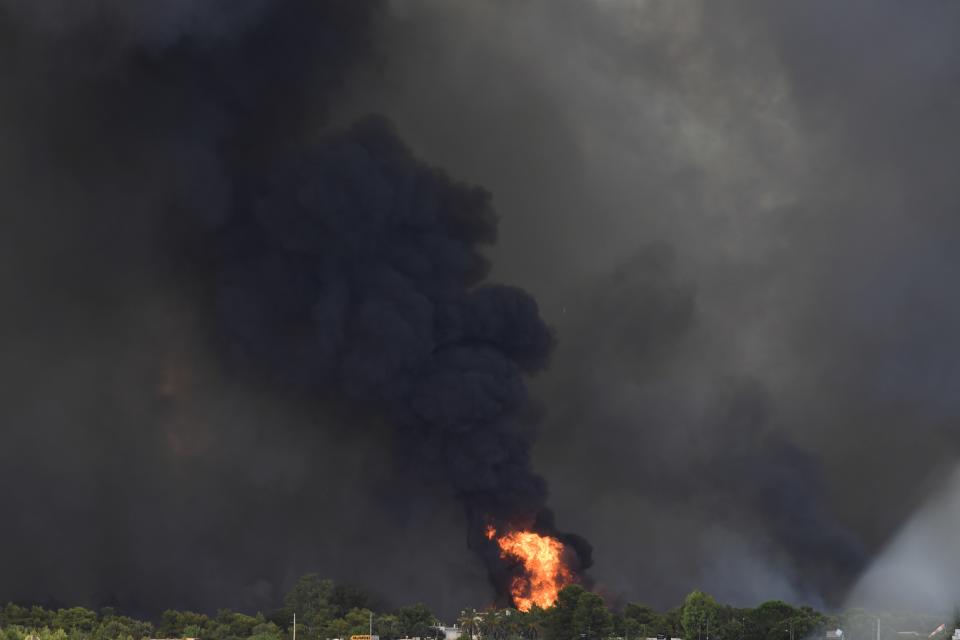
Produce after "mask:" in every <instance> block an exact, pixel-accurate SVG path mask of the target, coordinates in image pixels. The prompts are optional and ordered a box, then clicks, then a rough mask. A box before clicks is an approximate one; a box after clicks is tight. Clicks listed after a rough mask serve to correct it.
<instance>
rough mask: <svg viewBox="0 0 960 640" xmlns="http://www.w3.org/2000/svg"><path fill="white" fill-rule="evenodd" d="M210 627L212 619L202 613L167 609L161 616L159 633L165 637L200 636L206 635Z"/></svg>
mask: <svg viewBox="0 0 960 640" xmlns="http://www.w3.org/2000/svg"><path fill="white" fill-rule="evenodd" d="M209 627H210V619H209V618H208V617H207V616H205V615H203V614H202V613H194V612H193V611H175V610H173V609H167V610H166V611H164V612H163V614H162V615H161V616H160V627H159V628H158V629H157V633H158V634H159V635H160V636H161V637H163V638H199V637H205V634H206V631H207V629H208V628H209ZM188 631H189V633H188Z"/></svg>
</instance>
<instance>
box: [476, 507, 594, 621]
mask: <svg viewBox="0 0 960 640" xmlns="http://www.w3.org/2000/svg"><path fill="white" fill-rule="evenodd" d="M484 533H485V535H486V537H487V540H491V541H494V542H496V544H497V546H498V547H499V549H500V557H501V559H503V560H507V561H513V562H515V563H516V566H515V573H514V575H513V576H512V577H511V579H510V585H509V586H510V597H511V599H512V600H513V604H514V606H515V607H516V608H517V609H519V610H520V611H529V610H530V609H532V608H533V607H534V606H538V607H541V608H547V607H550V606H552V605H553V604H554V603H555V602H556V601H557V596H558V595H559V593H560V590H561V589H563V588H564V587H565V586H567V585H568V584H572V583H574V582H576V581H577V579H576V577H575V575H574V572H573V570H572V569H571V568H570V566H568V564H567V562H568V561H567V555H568V550H567V548H566V546H565V545H564V544H563V543H562V542H561V541H560V540H558V539H557V538H554V537H553V536H547V535H540V534H538V533H535V532H533V531H507V532H505V533H502V534H498V532H497V529H496V527H494V526H493V525H487V528H486V531H485V532H484Z"/></svg>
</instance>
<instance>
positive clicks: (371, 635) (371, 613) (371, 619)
mask: <svg viewBox="0 0 960 640" xmlns="http://www.w3.org/2000/svg"><path fill="white" fill-rule="evenodd" d="M370 640H373V611H371V612H370ZM878 640H879V638H878Z"/></svg>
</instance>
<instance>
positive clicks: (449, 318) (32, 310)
mask: <svg viewBox="0 0 960 640" xmlns="http://www.w3.org/2000/svg"><path fill="white" fill-rule="evenodd" d="M382 8H383V2H381V1H380V0H322V1H313V0H248V1H245V2H241V3H233V2H230V3H228V2H213V3H202V2H194V1H191V0H184V1H182V2H174V3H156V2H152V1H149V0H143V1H138V2H125V1H114V0H111V1H107V2H100V3H95V4H82V5H81V4H74V3H62V2H49V3H26V2H19V1H18V0H2V1H0V70H3V71H4V72H5V77H6V78H7V87H6V89H5V90H4V100H3V103H2V105H0V110H2V115H3V120H4V122H5V124H4V125H2V134H3V138H4V140H5V141H6V145H5V148H6V149H7V151H5V152H4V154H3V165H4V168H5V169H6V171H5V176H4V178H3V179H2V181H3V182H2V184H3V188H4V191H5V193H6V194H7V195H6V200H5V205H6V206H5V210H6V213H5V216H6V217H5V226H6V228H7V230H8V231H9V233H7V234H5V238H4V239H3V240H2V241H0V242H2V248H3V249H4V253H5V255H6V257H7V259H8V260H9V262H10V263H11V267H12V268H11V269H8V270H5V275H3V276H2V280H0V283H2V285H3V287H4V291H5V292H6V293H7V295H8V297H9V298H11V299H15V300H18V301H19V303H18V304H17V305H15V310H14V311H13V312H12V314H11V315H10V317H9V318H8V319H6V320H5V321H4V323H3V325H2V330H3V334H2V339H3V344H4V346H5V347H6V349H5V353H6V354H7V356H8V357H7V363H8V365H7V368H6V369H5V371H4V374H5V375H4V384H5V395H6V397H5V399H6V400H9V402H6V403H5V406H6V407H7V409H6V418H7V420H6V422H7V423H9V424H10V425H11V427H10V438H9V442H10V443H11V444H12V445H14V446H11V447H8V448H7V451H8V452H9V453H6V454H0V461H2V462H3V463H4V469H3V471H2V472H0V474H2V476H0V477H2V479H3V480H4V483H5V484H10V485H12V484H13V483H14V482H16V479H17V478H22V477H33V478H36V481H35V483H34V485H33V486H31V488H30V490H29V491H27V492H25V493H23V495H21V496H19V497H15V498H13V500H14V504H13V505H12V510H13V511H14V512H15V513H18V514H22V518H21V519H17V520H15V521H13V522H11V523H9V525H8V526H7V527H6V529H5V533H3V534H0V543H2V546H3V548H4V549H5V550H9V549H13V548H17V547H20V546H22V547H23V548H25V549H26V551H25V553H23V554H21V557H19V558H11V559H10V567H11V571H13V572H16V573H18V574H22V575H25V576H28V577H27V578H25V579H24V581H22V582H21V583H19V584H17V585H5V587H4V589H3V592H2V593H0V597H12V598H17V599H38V598H39V599H42V598H43V597H45V596H47V595H51V594H52V595H53V596H55V597H57V598H59V599H60V600H62V601H68V600H69V601H78V600H82V601H87V602H90V603H94V604H95V603H96V601H98V600H100V601H106V600H109V601H111V602H114V601H115V600H116V597H117V596H119V597H120V600H121V604H124V605H125V606H127V607H128V608H130V609H132V610H138V609H139V610H145V611H151V610H154V609H155V608H156V607H159V606H198V607H207V608H211V607H213V606H221V605H222V604H225V603H223V602H222V601H216V600H215V599H214V598H215V596H214V595H212V594H217V593H223V590H224V584H225V583H227V582H229V580H230V579H231V577H236V578H237V579H238V580H240V579H242V580H243V581H244V586H243V589H242V592H240V591H238V592H233V593H232V594H231V596H230V601H228V602H227V603H226V604H231V605H233V606H263V604H264V602H265V601H266V600H269V599H270V598H273V599H276V593H277V589H278V587H279V585H277V584H276V582H278V581H280V580H288V581H289V576H288V575H284V574H281V575H279V576H278V575H277V572H278V570H277V568H276V565H278V564H282V563H283V562H285V561H286V562H288V563H289V562H290V559H289V558H283V556H282V554H280V553H279V552H277V551H264V552H261V553H260V554H257V555H256V557H252V558H251V557H248V558H247V559H246V562H248V563H250V566H249V567H246V568H243V569H240V568H233V569H229V570H223V569H222V567H221V566H220V565H218V564H217V562H216V561H214V560H211V558H215V557H218V556H219V555H227V556H228V557H229V554H230V553H232V554H234V555H233V557H234V558H235V560H236V561H237V562H240V558H242V557H244V556H243V554H244V553H245V552H246V551H247V550H248V549H250V548H251V547H252V546H253V545H254V544H257V538H258V534H257V532H260V534H261V537H262V535H266V534H267V532H270V534H271V535H272V534H273V532H274V528H273V527H272V526H270V524H269V522H270V520H273V521H274V522H276V521H278V520H279V519H281V518H284V517H287V514H289V513H290V512H300V513H304V512H309V510H310V508H311V507H312V504H313V502H314V497H315V496H314V495H311V492H310V491H311V490H310V487H312V486H315V485H317V484H320V483H319V482H318V480H319V479H318V478H317V477H315V476H314V475H312V472H309V471H303V472H302V473H301V475H302V476H304V477H297V478H296V479H295V480H292V481H291V480H290V479H289V472H288V471H286V470H285V467H284V465H283V464H282V463H280V462H274V461H270V462H266V463H264V462H263V461H262V460H258V459H256V458H255V457H254V453H255V452H256V451H257V449H258V448H259V447H260V446H261V445H258V444H257V442H258V439H259V438H262V437H263V436H262V435H260V434H262V431H263V430H264V429H266V430H269V431H271V432H272V435H271V436H270V439H275V440H279V441H284V439H289V440H290V441H291V442H294V443H296V442H299V443H302V444H301V445H290V448H293V449H295V448H300V447H309V446H311V443H314V442H315V441H317V440H321V439H322V438H321V437H320V436H318V435H316V433H314V431H312V430H320V431H323V430H325V429H327V427H329V429H327V430H328V431H329V432H330V434H331V436H330V437H331V438H332V439H336V438H338V437H340V436H341V433H342V432H340V431H337V429H336V428H335V427H330V422H331V421H333V422H336V423H337V425H339V426H340V427H342V425H343V424H344V423H346V424H348V425H350V426H351V427H352V428H353V430H354V431H356V430H360V429H362V428H364V427H369V428H370V433H371V434H372V435H371V436H370V437H371V438H377V437H379V434H380V433H382V432H381V431H379V429H380V428H381V427H382V425H383V424H384V423H386V424H388V425H390V427H391V431H392V433H393V435H391V436H390V437H389V438H387V440H389V441H391V442H396V443H397V450H396V452H395V457H396V459H397V460H400V461H402V465H401V463H397V464H398V468H401V467H402V468H403V471H404V472H405V473H406V472H410V473H412V475H414V476H416V477H417V478H419V479H420V482H421V484H422V483H423V482H422V481H423V480H426V481H427V483H428V484H430V485H432V486H443V487H447V488H448V489H449V491H450V493H452V494H453V495H454V497H455V498H456V499H457V500H459V501H460V503H461V504H462V505H463V507H464V509H465V511H466V516H465V519H466V521H467V522H468V527H469V534H468V537H469V539H470V541H471V544H474V541H475V540H476V539H477V535H478V533H479V531H480V527H481V526H482V523H483V522H485V521H487V520H489V519H493V520H495V521H497V522H503V523H511V524H519V523H534V524H535V526H537V527H538V528H539V529H540V530H542V531H547V532H550V533H554V534H557V535H560V534H558V533H557V532H556V530H555V527H554V525H553V522H552V518H551V517H550V516H549V512H548V511H546V508H545V505H546V498H547V491H546V486H545V483H544V481H543V479H542V478H541V477H539V476H538V475H536V474H535V473H534V472H533V471H532V469H531V464H530V446H531V442H532V438H533V436H534V432H535V427H536V414H537V411H536V410H535V407H533V406H532V405H531V402H530V399H529V398H528V395H527V389H526V384H525V377H526V376H528V375H529V374H532V373H535V372H536V371H538V370H540V369H542V368H543V367H544V366H545V365H546V362H547V358H548V356H549V353H550V350H551V347H552V344H553V337H552V334H551V332H550V330H549V329H548V328H547V327H546V325H545V324H544V322H543V320H542V319H541V317H540V315H539V312H538V308H537V304H536V302H535V301H534V300H533V298H532V297H531V296H529V295H528V294H526V293H524V292H523V291H521V290H519V289H516V288H511V287H506V286H498V285H492V284H487V283H485V282H484V278H485V276H486V273H487V269H488V266H487V263H486V260H485V259H484V257H483V255H482V247H483V246H484V245H488V244H490V243H492V242H493V241H494V239H495V236H496V216H495V215H494V213H493V210H492V208H491V202H490V195H489V194H488V193H487V192H486V191H484V190H483V189H481V188H478V187H473V186H468V185H464V184H460V183H457V182H455V181H454V180H452V179H450V178H449V177H447V176H446V175H445V174H444V173H443V172H442V171H440V170H437V169H434V168H432V167H429V166H427V165H425V164H423V163H421V162H419V161H417V160H416V159H415V158H414V156H413V155H412V154H411V152H410V151H409V150H408V149H407V148H406V147H405V145H404V144H403V143H402V142H401V141H400V140H399V139H398V137H397V135H396V134H395V133H394V132H393V130H392V128H391V126H390V125H389V124H388V123H387V122H386V121H385V120H383V119H381V118H377V117H371V118H368V119H365V120H363V121H361V122H358V123H357V124H355V125H353V126H351V127H347V128H346V129H345V130H344V131H341V132H331V131H329V130H328V129H327V126H326V121H327V114H328V111H329V109H330V107H331V105H332V104H333V103H334V102H335V96H336V94H337V92H338V91H339V90H340V88H341V86H342V84H343V83H344V81H345V80H346V78H347V77H348V76H349V74H350V73H351V72H352V71H353V70H354V69H355V68H357V67H358V66H360V65H364V64H371V63H372V64H376V63H377V62H378V61H377V53H376V49H375V47H374V46H373V43H372V41H371V29H372V25H373V23H374V22H375V20H376V19H377V17H378V14H379V12H380V11H381V10H382ZM11 149H13V150H16V151H10V150H11ZM37 336H40V337H37ZM198 354H201V357H198ZM210 354H215V356H213V357H209V358H207V357H202V356H209V355H210ZM224 380H226V381H228V382H223V381H224ZM57 387H59V391H58V388H57ZM224 388H233V389H234V391H229V392H228V391H224ZM39 389H47V391H45V392H44V393H43V394H39V392H38V390H39ZM65 389H69V391H65ZM237 390H243V391H242V392H241V391H237ZM233 394H236V395H233ZM34 395H37V396H38V397H36V398H34ZM50 396H53V397H59V400H58V401H57V407H56V408H55V409H48V407H50V403H49V397H50ZM237 396H242V397H239V398H238V397H237ZM251 398H256V400H251ZM264 398H269V399H264ZM285 400H289V401H290V405H289V407H284V408H283V409H276V408H275V407H276V406H278V405H279V404H282V402H281V401H285ZM251 405H254V406H256V407H257V411H260V412H261V413H260V414H259V416H260V417H259V419H258V418H253V417H250V416H241V415H238V414H240V413H242V412H243V411H244V409H243V408H242V407H244V406H247V407H249V406H251ZM266 407H272V408H271V409H267V408H266ZM304 407H306V409H304ZM311 411H315V414H311ZM311 415H315V416H316V417H315V418H312V417H310V416H311ZM330 416H334V418H333V419H331V417H330ZM274 420H276V421H278V422H280V424H273V422H272V421H274ZM254 423H256V424H254ZM231 424H232V425H233V427H234V429H233V430H231V428H230V426H229V425H231ZM268 425H269V427H268ZM291 434H293V435H291ZM347 437H357V438H362V436H352V435H351V436H347ZM225 441H235V442H236V443H237V444H231V445H228V446H226V447H224V445H223V444H222V443H223V442H225ZM50 443H56V446H54V447H53V449H52V451H53V454H52V455H51V453H50V446H49V445H50ZM215 443H219V444H215ZM318 447H319V445H318ZM221 448H225V449H226V451H227V452H229V451H231V450H237V451H242V452H243V459H244V460H252V462H244V463H241V462H239V461H237V462H236V463H233V462H231V461H230V456H229V453H222V452H219V451H217V449H221ZM68 451H69V454H68ZM40 459H44V460H49V461H50V462H49V463H48V464H49V465H50V467H51V468H50V469H46V468H44V467H42V466H39V467H38V466H37V465H32V464H30V462H29V461H31V460H40ZM190 460H198V461H199V462H197V463H195V464H189V463H188V462H185V461H190ZM242 464H250V465H251V466H255V467H259V466H261V465H262V466H263V467H264V468H265V469H266V470H265V471H262V472H258V473H248V475H249V477H250V479H249V480H247V481H246V482H249V483H250V485H251V486H247V485H244V484H241V485H240V486H236V487H231V486H230V483H229V481H228V480H227V478H229V477H233V475H232V474H235V473H236V467H237V466H240V465H242ZM91 468H92V469H94V471H89V469H91ZM64 477H66V478H83V479H84V480H86V479H88V478H92V480H90V481H89V482H87V481H84V482H80V481H76V480H75V481H73V482H64V481H63V480H62V478H64ZM264 478H266V479H264ZM324 480H326V484H327V485H328V486H329V484H330V481H329V480H328V479H326V478H324ZM291 483H292V484H293V485H294V486H295V489H290V488H289V486H288V485H290V484H291ZM265 484H269V485H271V486H272V484H276V485H279V486H280V487H282V488H281V489H279V490H273V491H272V492H271V491H269V490H267V489H265V488H264V486H263V485H265ZM408 484H409V483H408ZM403 486H406V485H403ZM325 491H329V489H325ZM239 493H247V494H249V495H248V497H245V498H242V499H240V498H237V497H236V494H239ZM194 495H204V496H207V498H206V499H207V500H208V502H206V503H205V502H204V499H200V498H194V497H193V496H194ZM211 496H213V497H211ZM401 500H402V498H401ZM410 502H411V503H412V502H414V500H412V499H411V500H410ZM40 503H43V504H46V505H47V507H46V510H45V511H44V512H43V514H38V515H37V516H36V517H34V518H31V517H29V514H31V513H35V509H34V506H33V505H35V504H40ZM394 508H396V507H394ZM251 510H253V511H255V512H257V513H261V514H264V515H263V519H264V522H263V523H259V524H258V523H254V522H251V521H250V520H251V519H250V518H249V517H248V516H246V515H245V514H247V513H248V512H250V511H251ZM399 510H400V511H403V510H404V507H403V506H402V505H401V507H399ZM61 518H66V519H69V520H70V521H73V522H79V521H82V522H84V523H87V524H85V525H83V526H82V527H79V528H78V529H77V531H76V532H75V533H74V540H75V544H76V546H77V548H78V549H85V550H86V552H84V553H83V554H81V555H82V556H83V558H79V557H69V556H67V555H66V554H65V553H63V554H62V557H60V556H57V555H51V550H53V549H56V548H58V547H60V546H62V545H58V534H57V533H56V531H57V522H58V521H59V520H60V519H61ZM218 519H219V520H218ZM304 521H305V522H306V523H307V524H308V525H309V526H312V527H314V528H313V529H312V530H310V529H309V527H308V531H306V532H302V533H301V532H296V531H293V532H291V533H290V534H289V535H290V536H291V537H292V538H295V539H296V540H297V544H299V546H300V547H304V546H310V545H311V543H312V542H311V541H312V539H313V537H314V536H315V535H316V533H317V531H318V530H319V529H321V528H322V527H323V526H325V523H322V524H321V522H320V521H318V519H316V518H310V517H309V516H306V517H304ZM218 522H219V524H217V523H218ZM237 523H243V525H242V526H236V525H237ZM224 531H231V534H230V535H229V536H226V539H224V537H225V536H224ZM569 540H571V541H576V540H578V539H576V538H572V537H571V538H569ZM27 541H29V543H28V542H27ZM314 544H315V543H314ZM257 546H259V544H257ZM475 546H477V545H475ZM573 546H574V547H575V548H579V549H581V553H580V558H579V564H580V566H581V568H585V567H586V566H587V565H588V564H589V553H588V551H587V549H588V547H586V545H584V544H581V543H579V542H576V543H575V544H574V545H573ZM90 549H93V551H90ZM224 549H229V550H230V551H229V552H227V553H226V554H225V553H224ZM477 549H478V550H479V551H480V552H481V555H482V557H484V558H485V559H486V560H487V563H488V569H489V572H490V575H492V576H493V575H496V574H497V572H498V571H501V567H500V565H499V558H496V557H494V556H492V555H490V554H489V553H486V551H485V550H484V549H483V548H482V547H481V546H477ZM40 558H43V562H49V563H50V565H51V568H50V569H49V570H45V571H31V569H32V568H33V567H37V566H45V565H43V562H41V561H40ZM226 564H230V560H226ZM171 565H176V566H178V567H180V569H181V571H180V573H179V574H176V575H175V574H174V573H169V572H168V569H167V568H168V567H169V566H171ZM54 567H59V568H54ZM313 568H316V567H312V566H304V567H302V568H299V567H293V568H291V569H283V570H292V571H294V572H296V571H300V570H306V569H313ZM321 568H322V567H321ZM188 572H193V573H194V574H196V575H197V578H196V579H193V578H191V579H190V580H184V579H183V575H184V574H186V573H188ZM231 572H234V573H235V574H236V575H234V573H231ZM68 574H70V575H69V576H68ZM495 582H496V584H498V585H500V584H502V581H501V580H500V579H495ZM184 583H189V584H191V585H192V584H193V583H200V584H201V585H203V588H202V589H199V588H197V587H193V586H188V585H186V584H184ZM136 585H146V586H136ZM161 600H162V601H161ZM448 607H449V605H448Z"/></svg>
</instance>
